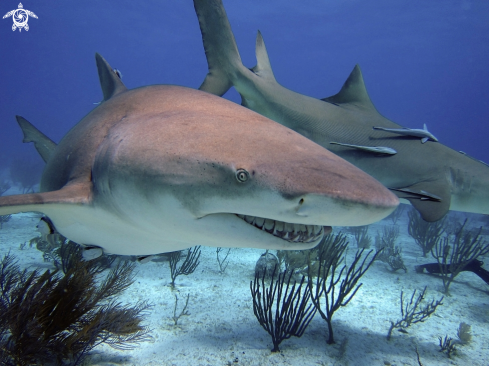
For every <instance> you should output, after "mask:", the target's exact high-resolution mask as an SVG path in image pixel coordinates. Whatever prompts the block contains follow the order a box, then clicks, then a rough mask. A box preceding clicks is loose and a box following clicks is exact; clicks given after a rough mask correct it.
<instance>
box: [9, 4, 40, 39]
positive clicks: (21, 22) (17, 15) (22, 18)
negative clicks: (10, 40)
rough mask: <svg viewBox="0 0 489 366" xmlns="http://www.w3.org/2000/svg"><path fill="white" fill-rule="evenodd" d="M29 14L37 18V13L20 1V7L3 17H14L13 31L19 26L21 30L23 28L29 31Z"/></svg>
mask: <svg viewBox="0 0 489 366" xmlns="http://www.w3.org/2000/svg"><path fill="white" fill-rule="evenodd" d="M29 15H30V16H31V17H33V18H36V19H37V15H36V14H34V13H33V12H32V11H29V10H25V9H24V6H22V3H19V8H18V9H14V10H12V11H9V12H8V13H7V14H5V15H4V16H3V19H5V18H8V17H12V19H13V20H14V24H13V25H12V30H13V31H15V30H16V29H17V28H19V32H20V31H21V30H22V28H24V29H25V30H26V31H28V30H29V24H27V21H28V20H29Z"/></svg>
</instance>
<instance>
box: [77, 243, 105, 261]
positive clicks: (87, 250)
mask: <svg viewBox="0 0 489 366" xmlns="http://www.w3.org/2000/svg"><path fill="white" fill-rule="evenodd" d="M102 254H104V251H103V250H102V248H100V247H96V246H86V247H84V248H83V252H82V257H83V259H84V260H86V261H87V262H88V261H91V260H92V259H95V258H98V257H100V256H101V255H102Z"/></svg>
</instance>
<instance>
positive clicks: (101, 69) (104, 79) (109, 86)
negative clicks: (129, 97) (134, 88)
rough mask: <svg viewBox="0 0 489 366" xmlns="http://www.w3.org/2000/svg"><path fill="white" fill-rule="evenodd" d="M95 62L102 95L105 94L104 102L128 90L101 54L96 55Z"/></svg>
mask: <svg viewBox="0 0 489 366" xmlns="http://www.w3.org/2000/svg"><path fill="white" fill-rule="evenodd" d="M95 61H96V62H97V69H98V77H99V79H100V86H101V87H102V93H103V94H104V101H106V100H108V99H110V98H112V97H113V96H114V95H117V94H119V93H122V92H123V91H126V90H127V88H126V86H125V85H124V83H123V82H122V80H121V79H120V78H119V76H117V74H116V73H115V72H114V70H113V69H112V68H111V67H110V65H109V63H108V62H107V61H105V59H104V58H103V57H102V56H101V55H100V54H98V53H96V54H95Z"/></svg>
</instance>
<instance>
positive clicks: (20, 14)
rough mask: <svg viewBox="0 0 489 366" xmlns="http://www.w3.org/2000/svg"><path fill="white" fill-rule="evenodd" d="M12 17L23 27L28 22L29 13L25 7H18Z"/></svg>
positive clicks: (18, 25) (19, 26)
mask: <svg viewBox="0 0 489 366" xmlns="http://www.w3.org/2000/svg"><path fill="white" fill-rule="evenodd" d="M12 18H13V20H14V24H15V25H16V26H17V27H18V28H23V27H24V26H25V25H26V24H27V21H28V20H29V15H28V14H27V12H26V11H25V10H24V9H17V10H15V12H14V14H13V16H12Z"/></svg>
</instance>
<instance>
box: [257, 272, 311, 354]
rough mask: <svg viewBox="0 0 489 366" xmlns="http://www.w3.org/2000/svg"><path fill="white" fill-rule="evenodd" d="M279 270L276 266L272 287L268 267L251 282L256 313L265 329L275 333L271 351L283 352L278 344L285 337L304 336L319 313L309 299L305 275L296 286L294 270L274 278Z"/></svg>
mask: <svg viewBox="0 0 489 366" xmlns="http://www.w3.org/2000/svg"><path fill="white" fill-rule="evenodd" d="M276 270H277V267H275V268H274V270H273V273H272V276H271V280H270V281H271V282H270V286H265V278H266V270H265V271H264V272H263V273H261V275H260V274H258V273H256V272H255V280H254V281H251V282H250V290H251V296H252V297H253V312H254V314H255V316H256V318H257V319H258V321H259V322H260V325H261V326H262V327H263V329H265V330H266V331H267V332H268V334H270V335H271V336H272V342H273V349H272V352H280V349H279V345H280V343H282V341H283V340H285V339H289V338H290V337H292V336H295V337H301V336H302V335H303V334H304V331H305V330H306V328H307V326H308V325H309V323H310V322H311V320H312V318H313V317H314V315H315V314H316V308H315V307H314V306H313V304H311V303H310V302H309V299H310V297H311V294H310V292H309V287H308V286H307V284H306V285H305V286H304V288H303V285H304V283H305V276H302V279H301V281H300V283H299V285H298V286H297V282H296V281H293V283H292V284H291V277H292V272H289V273H287V272H282V273H280V274H279V275H278V276H277V277H275V273H276ZM275 278H276V279H275ZM296 286H297V287H296ZM260 287H261V288H260Z"/></svg>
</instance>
